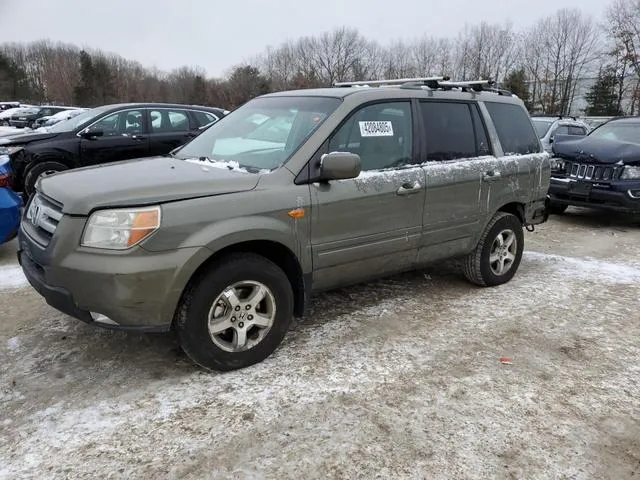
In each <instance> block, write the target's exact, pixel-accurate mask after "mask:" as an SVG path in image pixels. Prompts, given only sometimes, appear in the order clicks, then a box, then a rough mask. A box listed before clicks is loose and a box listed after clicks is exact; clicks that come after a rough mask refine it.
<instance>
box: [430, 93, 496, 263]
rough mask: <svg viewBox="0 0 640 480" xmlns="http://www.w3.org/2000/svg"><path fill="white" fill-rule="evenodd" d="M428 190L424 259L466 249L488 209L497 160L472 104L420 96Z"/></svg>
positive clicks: (477, 111) (479, 116) (444, 256)
mask: <svg viewBox="0 0 640 480" xmlns="http://www.w3.org/2000/svg"><path fill="white" fill-rule="evenodd" d="M420 114H421V118H420V120H421V128H422V130H423V131H424V138H425V143H426V145H425V158H424V160H425V161H426V162H425V163H424V165H423V169H424V172H425V176H426V183H427V190H426V197H425V206H424V220H423V223H424V236H423V241H422V245H421V248H420V262H421V263H426V262H430V261H433V260H437V259H440V258H447V257H450V256H453V255H456V254H459V253H464V252H465V251H466V250H467V249H468V247H469V245H470V242H471V241H472V240H473V237H474V236H475V235H476V233H477V232H478V228H479V224H481V223H482V222H483V221H484V219H485V217H486V215H487V213H488V196H489V186H488V184H489V183H490V182H491V181H492V180H493V179H494V177H493V176H492V175H493V174H494V172H495V171H496V167H497V159H496V158H495V157H494V156H493V155H492V149H491V145H490V143H489V141H488V135H487V131H486V128H485V125H484V123H483V122H482V119H481V115H480V111H479V109H478V106H477V104H476V103H474V102H464V101H447V100H421V101H420Z"/></svg>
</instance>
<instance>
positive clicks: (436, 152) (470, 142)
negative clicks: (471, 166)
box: [420, 102, 486, 161]
mask: <svg viewBox="0 0 640 480" xmlns="http://www.w3.org/2000/svg"><path fill="white" fill-rule="evenodd" d="M469 107H470V105H469V104H467V103H453V102H421V103H420V111H421V113H422V120H423V124H424V129H425V138H426V141H427V161H444V160H455V159H458V158H472V157H476V156H477V153H476V136H475V134H474V129H473V120H472V117H471V109H470V108H469ZM485 141H486V139H485Z"/></svg>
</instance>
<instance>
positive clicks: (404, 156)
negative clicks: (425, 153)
mask: <svg viewBox="0 0 640 480" xmlns="http://www.w3.org/2000/svg"><path fill="white" fill-rule="evenodd" d="M411 130H412V120H411V103H410V102H408V101H407V102H386V103H378V104H374V105H368V106H366V107H363V108H361V109H360V110H358V111H356V112H355V113H353V114H352V115H351V117H350V118H349V119H348V120H347V121H346V123H344V124H343V125H342V126H341V127H340V128H339V129H338V130H337V131H336V132H335V133H334V135H333V136H332V137H331V140H330V141H329V152H350V153H357V154H358V155H360V161H361V165H362V170H363V171H366V170H380V169H384V168H395V167H401V166H405V165H409V164H411V163H412V141H413V138H412V131H411Z"/></svg>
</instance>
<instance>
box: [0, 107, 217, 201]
mask: <svg viewBox="0 0 640 480" xmlns="http://www.w3.org/2000/svg"><path fill="white" fill-rule="evenodd" d="M226 113H228V112H227V111H226V110H223V109H220V108H210V107H200V106H194V105H179V104H165V103H162V104H160V103H135V104H118V105H106V106H102V107H98V108H94V109H91V110H87V111H86V112H84V113H81V114H80V115H78V116H76V117H74V118H71V119H69V120H65V121H63V122H60V123H58V124H56V125H53V126H52V127H48V128H47V131H46V132H39V131H36V132H30V133H27V134H24V135H13V136H11V137H8V138H3V139H0V153H5V154H9V155H10V158H11V164H12V167H13V172H14V186H15V187H14V188H15V189H16V190H17V191H22V192H23V193H24V194H25V196H26V197H29V196H31V194H32V193H33V191H34V186H35V184H36V182H37V180H38V178H40V177H41V176H43V175H45V174H49V173H52V172H59V171H63V170H67V169H72V168H77V167H84V166H90V165H97V164H102V163H107V162H115V161H120V160H129V159H133V158H140V157H149V156H154V155H165V154H167V153H169V152H170V151H171V150H173V149H174V148H176V147H178V146H180V145H182V144H184V143H186V142H187V141H188V140H191V139H192V138H193V137H195V136H197V135H198V134H199V133H200V132H201V131H202V130H203V129H204V128H205V127H208V126H209V125H211V124H213V123H215V122H217V121H218V120H219V119H220V118H222V117H223V116H224V115H225V114H226Z"/></svg>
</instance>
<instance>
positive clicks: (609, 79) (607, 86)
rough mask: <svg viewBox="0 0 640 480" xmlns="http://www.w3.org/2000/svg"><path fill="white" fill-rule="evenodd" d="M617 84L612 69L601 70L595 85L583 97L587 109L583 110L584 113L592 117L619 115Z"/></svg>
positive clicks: (617, 80) (617, 81)
mask: <svg viewBox="0 0 640 480" xmlns="http://www.w3.org/2000/svg"><path fill="white" fill-rule="evenodd" d="M618 83H619V79H618V76H617V75H616V71H615V69H614V68H613V67H605V68H601V69H600V72H598V78H597V80H596V83H594V84H593V86H592V87H591V88H590V89H589V93H587V94H586V95H585V99H586V101H587V107H586V108H585V109H584V113H585V114H586V115H593V116H616V115H621V114H622V112H621V111H620V107H619V102H618Z"/></svg>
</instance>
